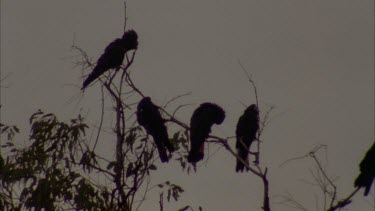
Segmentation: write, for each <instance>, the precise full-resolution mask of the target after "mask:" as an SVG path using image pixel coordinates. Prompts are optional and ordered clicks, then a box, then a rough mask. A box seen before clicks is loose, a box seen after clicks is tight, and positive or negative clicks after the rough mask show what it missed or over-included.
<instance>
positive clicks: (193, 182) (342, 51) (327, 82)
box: [1, 0, 374, 211]
mask: <svg viewBox="0 0 375 211" xmlns="http://www.w3.org/2000/svg"><path fill="white" fill-rule="evenodd" d="M127 6H128V10H127V12H128V17H129V19H128V23H127V24H128V28H133V29H135V30H136V31H137V32H138V34H139V43H140V47H139V50H138V52H137V56H136V59H135V62H134V65H133V66H132V71H133V79H134V81H135V82H136V84H137V85H138V86H139V88H140V89H141V90H143V92H144V93H145V94H147V95H149V96H151V97H152V99H153V101H155V102H156V103H157V104H160V105H162V104H163V103H165V102H167V100H168V99H170V98H171V97H174V96H176V95H179V94H182V93H186V92H189V91H191V92H192V95H190V96H188V97H187V98H185V99H184V100H183V101H182V102H183V103H193V104H194V105H192V106H190V107H186V109H185V110H183V111H181V113H180V116H179V118H180V119H181V120H183V121H184V122H188V121H189V119H190V114H191V113H192V111H193V110H194V109H195V108H196V107H197V106H198V105H199V104H200V103H201V102H204V101H213V102H215V103H217V104H219V105H221V106H222V107H223V108H224V109H225V110H226V111H227V118H226V120H225V121H224V123H223V125H221V126H218V127H215V128H214V132H215V134H217V135H220V136H223V137H226V136H231V135H233V134H234V127H235V124H236V123H237V119H238V117H239V116H240V115H241V114H242V112H243V109H244V107H243V106H242V105H241V102H243V103H246V104H251V103H254V96H253V92H252V89H251V86H250V84H249V83H248V82H247V79H246V77H245V75H244V74H243V72H242V70H241V68H240V65H239V64H238V61H239V60H240V61H241V63H242V64H243V65H244V67H245V68H246V69H247V70H248V71H249V72H250V73H251V74H252V76H253V78H254V80H255V82H256V84H257V86H258V89H259V90H258V91H259V97H260V103H261V109H262V108H263V109H266V108H267V106H270V105H274V106H276V110H275V112H274V113H273V118H272V120H271V122H270V124H269V125H268V127H267V128H266V130H265V132H264V134H263V135H264V136H263V141H264V143H263V145H262V150H263V151H262V153H263V159H262V161H263V162H264V165H266V166H268V167H269V179H270V183H271V184H270V188H271V197H272V200H273V201H272V202H273V204H271V206H272V207H273V208H274V210H290V208H288V207H284V206H281V205H277V204H275V202H276V201H275V200H276V198H275V195H278V194H284V193H286V192H289V193H291V194H292V195H293V196H295V198H296V200H298V201H299V202H300V203H302V204H303V205H305V206H306V208H308V210H316V209H315V198H314V194H317V195H319V194H320V195H321V193H320V192H319V189H317V188H316V187H312V186H309V185H307V184H306V183H304V182H302V181H301V180H303V179H304V180H310V181H312V179H313V178H312V177H311V175H310V173H309V169H312V167H313V162H312V161H311V160H303V161H298V162H294V163H290V164H289V165H287V166H285V167H283V168H280V167H279V165H280V164H281V163H282V162H283V161H285V160H287V159H289V158H291V157H295V156H300V155H303V154H304V153H306V152H308V151H309V150H310V149H312V148H313V147H314V146H315V145H317V144H326V145H328V156H327V160H328V164H327V166H326V167H327V170H328V173H329V175H330V176H332V177H337V184H338V187H339V190H338V191H339V194H340V197H344V196H347V195H348V194H349V193H350V192H351V191H352V190H353V181H354V178H355V177H356V176H357V174H358V172H359V169H358V163H359V161H360V160H361V159H362V157H363V155H364V153H365V151H366V150H367V148H368V147H369V146H370V145H371V144H372V143H373V141H374V1H371V0H362V1H352V0H331V1H326V0H324V1H323V0H318V1H306V0H287V1H277V0H272V1H271V0H264V1H261V0H257V1H253V0H246V1H245V0H243V1H239V0H236V1H224V0H216V1H213V0H207V1H194V0H193V1H179V0H160V1H159V0H158V1H142V0H132V1H128V4H127ZM123 22H124V21H123V1H111V2H107V1H92V0H91V1H88V0H85V1H83V0H82V1H72V0H66V1H46V0H43V1H42V0H34V1H10V0H4V1H1V71H2V77H4V76H6V75H7V74H10V75H9V77H8V78H7V79H6V80H5V82H4V84H3V85H8V88H6V89H2V90H1V104H2V106H3V107H2V109H1V118H2V119H1V121H2V122H4V123H8V124H16V125H19V126H20V127H21V129H22V132H24V133H25V134H27V131H28V127H27V122H28V117H29V116H30V115H31V114H32V112H34V111H36V110H37V109H39V108H41V109H42V110H44V111H46V112H52V113H56V114H57V115H58V117H59V118H60V119H62V120H68V119H70V118H73V117H75V116H76V115H77V114H78V113H80V112H83V113H84V114H86V115H87V118H88V120H89V121H90V124H91V125H92V126H93V125H95V124H96V123H97V118H98V117H97V111H98V110H99V109H100V107H99V105H100V88H99V86H98V84H96V85H94V86H92V87H90V88H88V89H87V90H86V91H85V94H84V96H83V99H82V100H81V101H79V100H78V99H77V98H79V97H80V91H79V88H80V85H81V84H82V78H81V76H82V74H81V71H80V70H79V69H77V68H76V69H73V67H74V65H73V62H74V61H75V60H76V59H75V58H74V57H73V56H75V55H77V53H76V52H73V51H71V50H70V46H71V45H72V43H73V41H74V42H75V44H76V45H78V46H80V47H81V48H83V49H84V50H86V51H87V53H88V54H89V55H90V56H92V57H93V59H97V58H98V56H99V55H100V54H101V53H102V52H103V49H104V48H105V46H106V45H107V44H108V43H109V42H110V41H112V40H113V39H115V38H117V37H120V36H121V35H122V32H123ZM72 97H74V99H75V100H73V102H69V100H70V99H71V98H72ZM103 141H105V140H103ZM233 146H234V145H233ZM108 153H110V152H108ZM212 153H213V150H212V149H211V148H210V154H212ZM322 155H324V154H322ZM206 158H207V156H206ZM323 158H324V159H325V157H322V159H323ZM234 166H235V159H234V158H233V157H232V156H231V155H230V154H229V153H228V152H226V151H225V150H223V149H221V150H219V151H218V152H217V153H216V154H213V155H212V156H211V157H210V159H209V160H208V162H207V163H206V162H202V163H201V164H200V165H199V168H198V172H197V173H196V174H192V175H186V174H185V173H183V172H182V171H181V169H180V168H179V167H178V165H177V163H176V162H172V163H171V164H169V165H160V167H159V170H158V172H157V173H156V174H155V176H154V180H153V183H154V184H157V183H158V182H163V181H165V180H170V181H171V182H174V183H176V184H180V185H181V186H182V187H183V188H184V189H185V191H186V192H185V193H184V194H183V195H182V200H181V201H179V202H177V203H171V204H168V205H167V207H166V208H167V210H176V209H177V208H180V207H183V206H185V205H186V204H190V205H193V206H194V207H197V206H202V207H203V208H204V210H239V211H242V210H260V207H261V197H262V194H263V190H262V187H261V183H260V180H259V179H258V178H257V177H255V176H254V175H252V174H250V173H249V174H236V173H235V172H234ZM371 192H372V193H370V195H369V196H368V197H367V198H363V197H362V194H358V195H357V196H356V197H355V198H354V201H353V203H352V205H350V206H349V207H348V210H363V211H366V210H373V206H374V200H373V199H374V190H372V191H371ZM156 196H157V191H154V192H152V193H151V194H150V195H149V197H148V198H147V201H146V202H145V205H144V206H143V207H142V210H155V209H157V206H158V204H157V200H158V197H156ZM319 203H320V205H322V201H319Z"/></svg>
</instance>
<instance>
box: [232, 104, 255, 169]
mask: <svg viewBox="0 0 375 211" xmlns="http://www.w3.org/2000/svg"><path fill="white" fill-rule="evenodd" d="M258 129H259V111H258V107H257V106H256V105H255V104H253V105H250V106H249V107H247V108H246V110H245V112H244V114H243V115H242V116H241V117H240V119H239V120H238V123H237V128H236V139H237V142H236V148H237V155H238V157H240V158H241V159H242V160H244V161H245V162H246V163H247V164H249V148H250V146H251V143H252V142H253V141H254V140H255V138H256V133H257V131H258ZM244 168H245V165H244V164H243V163H242V162H241V161H240V160H239V159H237V164H236V172H238V171H241V172H243V170H244ZM246 170H247V171H248V168H246Z"/></svg>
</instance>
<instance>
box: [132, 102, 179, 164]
mask: <svg viewBox="0 0 375 211" xmlns="http://www.w3.org/2000/svg"><path fill="white" fill-rule="evenodd" d="M137 120H138V123H139V124H140V125H141V126H143V127H144V128H145V129H146V131H147V133H148V134H150V135H151V136H152V137H153V139H154V142H155V145H156V148H157V149H158V152H159V157H160V160H161V161H162V162H163V163H164V162H168V155H167V151H166V148H167V149H168V151H169V152H173V151H174V150H175V149H174V146H173V145H172V144H171V143H170V142H169V139H168V131H167V127H166V126H165V125H164V122H165V120H164V119H163V118H162V117H161V114H160V112H159V109H158V107H157V106H156V105H154V104H153V103H152V102H151V99H150V98H149V97H145V98H143V99H142V100H141V101H140V102H139V103H138V107H137Z"/></svg>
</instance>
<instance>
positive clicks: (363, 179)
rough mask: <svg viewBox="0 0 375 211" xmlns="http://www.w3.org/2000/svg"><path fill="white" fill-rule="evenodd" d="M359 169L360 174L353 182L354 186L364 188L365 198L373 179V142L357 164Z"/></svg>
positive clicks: (374, 164)
mask: <svg viewBox="0 0 375 211" xmlns="http://www.w3.org/2000/svg"><path fill="white" fill-rule="evenodd" d="M359 169H360V170H361V173H360V174H359V176H358V177H357V179H356V180H355V182H354V186H355V187H359V188H362V187H364V188H365V193H364V195H365V196H367V195H368V193H369V192H370V188H371V185H372V183H373V181H374V177H375V142H374V144H373V145H372V147H371V148H370V149H369V150H368V151H367V153H366V155H365V157H364V158H363V160H362V161H361V163H360V164H359Z"/></svg>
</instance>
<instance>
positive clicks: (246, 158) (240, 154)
mask: <svg viewBox="0 0 375 211" xmlns="http://www.w3.org/2000/svg"><path fill="white" fill-rule="evenodd" d="M238 157H240V158H241V159H242V160H243V161H245V162H246V164H247V165H249V153H248V152H247V151H246V150H243V149H241V148H240V149H238ZM244 169H246V171H249V169H248V168H247V167H245V165H244V164H243V163H242V162H241V160H240V159H238V158H237V164H236V172H239V171H240V172H243V170H244Z"/></svg>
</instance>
